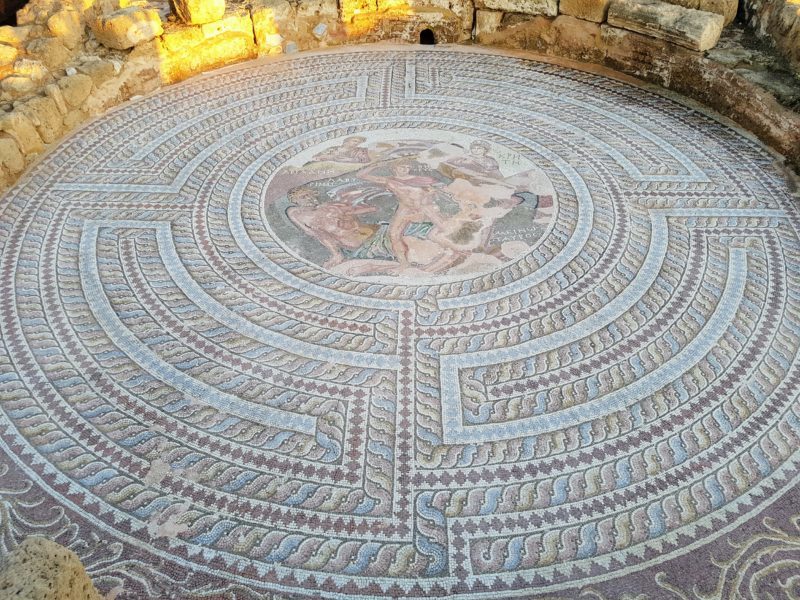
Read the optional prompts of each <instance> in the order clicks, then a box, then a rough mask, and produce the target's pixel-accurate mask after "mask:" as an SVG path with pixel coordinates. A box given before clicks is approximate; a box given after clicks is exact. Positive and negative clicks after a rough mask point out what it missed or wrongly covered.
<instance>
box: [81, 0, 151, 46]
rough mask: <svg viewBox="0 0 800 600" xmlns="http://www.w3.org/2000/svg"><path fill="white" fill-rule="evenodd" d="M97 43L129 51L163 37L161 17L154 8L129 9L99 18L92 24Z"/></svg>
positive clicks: (133, 7)
mask: <svg viewBox="0 0 800 600" xmlns="http://www.w3.org/2000/svg"><path fill="white" fill-rule="evenodd" d="M92 31H93V32H94V35H95V37H96V38H97V41H99V42H100V43H101V44H103V45H104V46H106V47H108V48H113V49H115V50H127V49H128V48H133V47H134V46H137V45H139V44H142V43H144V42H149V41H150V40H152V39H153V38H155V37H157V36H159V35H161V34H162V33H163V32H164V29H163V28H162V26H161V15H159V14H158V11H157V10H155V9H152V8H140V7H135V6H132V7H129V8H123V9H121V10H118V11H115V12H113V13H111V14H109V15H105V16H101V17H99V18H97V19H96V20H95V21H94V23H93V24H92Z"/></svg>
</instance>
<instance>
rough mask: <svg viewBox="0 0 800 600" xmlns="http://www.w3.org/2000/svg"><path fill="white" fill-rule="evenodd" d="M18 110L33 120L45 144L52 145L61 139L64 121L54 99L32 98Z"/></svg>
mask: <svg viewBox="0 0 800 600" xmlns="http://www.w3.org/2000/svg"><path fill="white" fill-rule="evenodd" d="M17 110H20V111H22V113H23V114H25V115H26V116H27V117H28V118H29V119H30V120H31V123H33V125H34V127H36V131H37V132H38V133H39V137H41V138H42V141H43V142H44V143H45V144H52V143H53V142H55V141H56V140H58V139H59V138H60V137H61V133H62V132H63V131H64V121H63V117H62V115H61V112H60V111H59V110H58V106H56V103H55V102H54V101H53V99H52V98H48V97H46V96H37V97H35V98H31V99H30V100H28V101H27V102H25V103H24V104H21V105H20V106H19V108H18V109H17Z"/></svg>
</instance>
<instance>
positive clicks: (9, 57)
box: [0, 44, 19, 67]
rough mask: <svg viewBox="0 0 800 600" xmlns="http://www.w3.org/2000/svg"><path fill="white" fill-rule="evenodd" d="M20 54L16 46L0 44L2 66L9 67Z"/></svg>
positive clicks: (0, 62)
mask: <svg viewBox="0 0 800 600" xmlns="http://www.w3.org/2000/svg"><path fill="white" fill-rule="evenodd" d="M18 55H19V50H17V49H16V48H14V46H7V45H6V44H0V67H7V66H9V65H11V64H13V62H14V61H15V60H17V56H18Z"/></svg>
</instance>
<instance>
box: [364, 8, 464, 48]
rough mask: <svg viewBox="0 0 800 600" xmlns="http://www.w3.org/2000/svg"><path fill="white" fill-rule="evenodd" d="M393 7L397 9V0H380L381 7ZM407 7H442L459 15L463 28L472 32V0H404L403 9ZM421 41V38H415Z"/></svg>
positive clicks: (422, 11)
mask: <svg viewBox="0 0 800 600" xmlns="http://www.w3.org/2000/svg"><path fill="white" fill-rule="evenodd" d="M387 5H388V6H389V7H393V10H397V8H396V5H397V3H396V1H395V0H388V1H387V0H379V1H378V7H379V8H386V6H387ZM406 7H408V8H410V9H412V10H414V11H419V12H421V13H424V11H426V10H431V9H434V10H436V9H441V10H446V11H449V12H450V13H453V14H455V15H456V17H458V19H459V21H460V24H459V26H460V27H461V29H462V30H464V31H465V32H470V33H471V32H472V25H473V19H474V15H475V9H474V6H473V4H472V0H404V4H403V9H406ZM414 41H416V42H419V40H414Z"/></svg>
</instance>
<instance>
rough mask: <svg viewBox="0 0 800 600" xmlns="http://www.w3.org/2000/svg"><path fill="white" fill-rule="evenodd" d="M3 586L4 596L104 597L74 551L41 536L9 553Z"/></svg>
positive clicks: (44, 599) (0, 578) (38, 599)
mask: <svg viewBox="0 0 800 600" xmlns="http://www.w3.org/2000/svg"><path fill="white" fill-rule="evenodd" d="M0 590H2V591H3V597H5V598H20V599H21V598H25V600H78V599H80V600H102V597H101V596H100V594H99V593H98V592H97V590H96V589H95V587H94V585H93V584H92V580H91V579H89V576H88V575H87V574H86V571H85V569H84V568H83V565H82V564H81V561H80V560H79V559H78V557H77V556H76V555H75V553H74V552H72V551H71V550H69V549H67V548H64V547H63V546H59V545H58V544H56V543H55V542H51V541H50V540H47V539H45V538H41V537H31V538H28V539H26V540H25V541H24V542H22V544H20V545H19V547H18V548H17V549H16V550H14V551H13V552H11V553H10V554H9V555H8V557H7V560H6V564H5V568H4V569H3V571H2V573H0Z"/></svg>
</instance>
